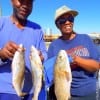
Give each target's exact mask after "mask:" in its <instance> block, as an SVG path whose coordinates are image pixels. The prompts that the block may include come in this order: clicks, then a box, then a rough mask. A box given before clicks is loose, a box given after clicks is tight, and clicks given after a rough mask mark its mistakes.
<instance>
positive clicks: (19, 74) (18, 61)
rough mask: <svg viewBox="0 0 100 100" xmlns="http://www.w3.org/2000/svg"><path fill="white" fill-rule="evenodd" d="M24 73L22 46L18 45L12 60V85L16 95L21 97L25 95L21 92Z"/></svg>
mask: <svg viewBox="0 0 100 100" xmlns="http://www.w3.org/2000/svg"><path fill="white" fill-rule="evenodd" d="M24 72H25V61H24V49H23V45H22V44H20V45H19V48H18V50H17V51H16V52H15V54H14V57H13V60H12V84H13V87H14V89H15V91H16V93H17V95H18V96H21V97H22V96H24V95H26V93H23V92H22V85H23V81H24Z"/></svg>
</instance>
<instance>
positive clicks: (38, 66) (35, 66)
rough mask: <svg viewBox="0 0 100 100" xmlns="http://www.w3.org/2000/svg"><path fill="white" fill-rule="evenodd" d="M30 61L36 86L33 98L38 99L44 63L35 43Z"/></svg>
mask: <svg viewBox="0 0 100 100" xmlns="http://www.w3.org/2000/svg"><path fill="white" fill-rule="evenodd" d="M30 63H31V69H32V81H33V87H34V95H33V97H32V100H38V96H39V93H40V91H41V88H42V79H43V65H42V61H41V59H40V56H39V52H38V50H37V49H36V48H35V47H34V46H33V45H32V46H31V52H30Z"/></svg>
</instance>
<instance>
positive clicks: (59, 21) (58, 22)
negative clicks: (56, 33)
mask: <svg viewBox="0 0 100 100" xmlns="http://www.w3.org/2000/svg"><path fill="white" fill-rule="evenodd" d="M66 21H70V22H74V17H73V16H69V17H67V18H59V19H58V20H57V24H64V23H65V22H66Z"/></svg>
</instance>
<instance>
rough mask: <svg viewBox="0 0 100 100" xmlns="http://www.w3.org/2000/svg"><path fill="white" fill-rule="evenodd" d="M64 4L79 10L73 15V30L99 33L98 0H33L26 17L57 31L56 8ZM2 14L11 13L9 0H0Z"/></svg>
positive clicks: (53, 31) (45, 28)
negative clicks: (29, 13)
mask: <svg viewBox="0 0 100 100" xmlns="http://www.w3.org/2000/svg"><path fill="white" fill-rule="evenodd" d="M63 5H66V6H68V7H69V8H71V9H73V10H76V11H78V12H79V14H78V16H76V17H75V22H74V31H75V32H77V33H86V34H87V33H94V32H95V33H100V0H35V2H34V3H33V11H32V13H31V15H30V16H29V18H28V19H30V20H31V21H34V22H37V23H38V24H40V25H41V27H42V28H43V30H44V31H46V30H47V29H48V28H49V29H51V30H52V33H59V32H60V31H59V30H58V29H57V28H56V26H55V23H54V16H55V11H56V9H57V8H59V7H61V6H63ZM0 6H1V7H2V16H9V15H11V14H12V5H11V0H0Z"/></svg>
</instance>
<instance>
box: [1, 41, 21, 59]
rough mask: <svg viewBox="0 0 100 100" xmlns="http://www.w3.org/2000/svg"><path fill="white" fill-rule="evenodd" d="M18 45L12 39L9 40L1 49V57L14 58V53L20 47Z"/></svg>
mask: <svg viewBox="0 0 100 100" xmlns="http://www.w3.org/2000/svg"><path fill="white" fill-rule="evenodd" d="M18 47H19V46H18V45H17V44H16V43H14V42H12V41H9V42H8V43H7V44H5V46H4V47H3V48H1V50H0V58H1V59H12V58H13V56H14V53H15V52H16V50H17V49H18Z"/></svg>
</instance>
